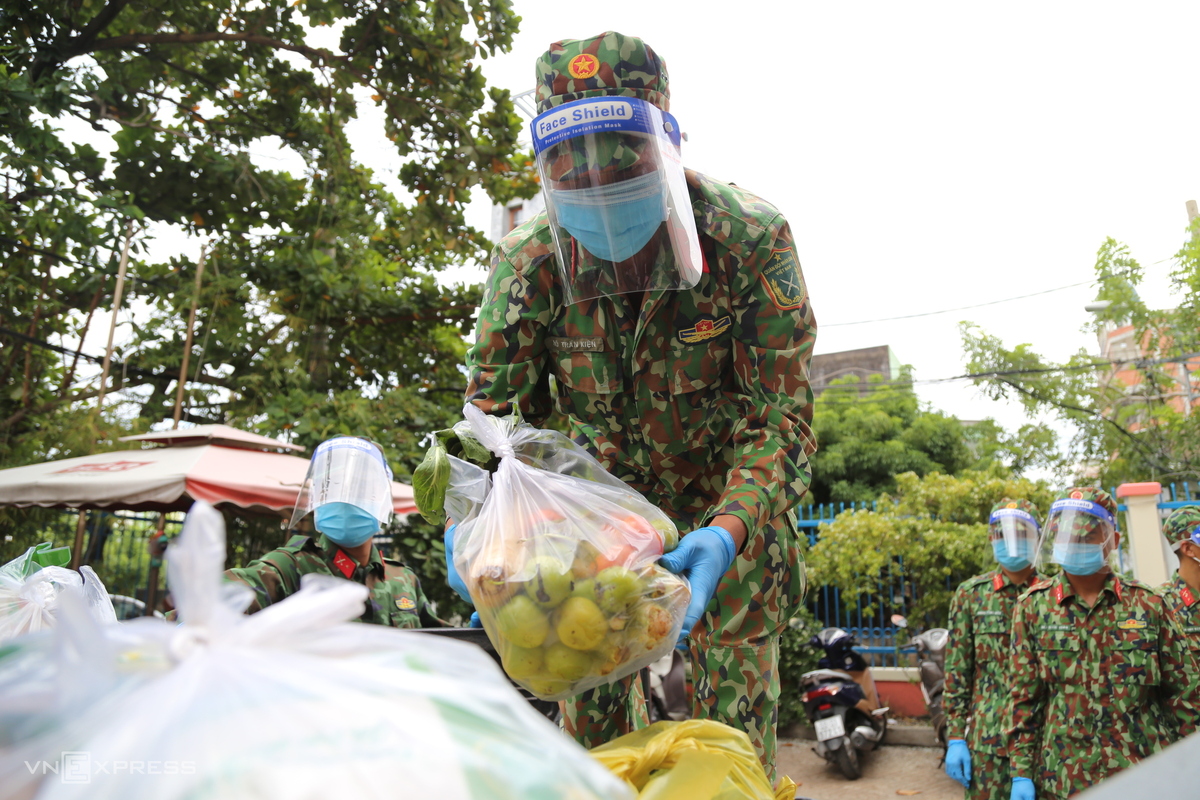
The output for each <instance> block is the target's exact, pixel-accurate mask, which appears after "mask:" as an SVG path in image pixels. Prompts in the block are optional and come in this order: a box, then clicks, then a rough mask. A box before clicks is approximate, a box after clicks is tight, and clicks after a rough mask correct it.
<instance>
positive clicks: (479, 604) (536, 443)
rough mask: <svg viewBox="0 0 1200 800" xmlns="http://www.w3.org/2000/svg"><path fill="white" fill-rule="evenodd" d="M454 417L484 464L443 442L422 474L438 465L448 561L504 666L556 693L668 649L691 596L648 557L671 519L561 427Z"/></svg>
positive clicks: (548, 695) (469, 411)
mask: <svg viewBox="0 0 1200 800" xmlns="http://www.w3.org/2000/svg"><path fill="white" fill-rule="evenodd" d="M464 414H465V416H466V420H465V422H464V423H459V425H457V426H455V428H454V430H453V432H452V433H453V434H454V438H455V439H456V440H457V443H458V444H459V445H460V446H461V448H462V453H463V454H464V455H469V454H472V453H476V454H478V455H477V456H476V462H484V464H486V465H489V466H490V465H491V463H492V462H494V461H495V460H496V459H497V458H498V464H495V471H494V472H493V473H489V472H488V471H487V469H486V468H485V466H481V465H480V464H479V463H472V462H471V461H470V460H467V459H463V458H457V457H455V456H452V455H448V454H446V453H443V452H439V448H440V447H441V440H440V439H439V442H438V443H436V444H435V446H434V448H433V449H432V450H431V456H430V457H427V462H429V463H427V465H426V471H427V472H431V473H436V474H441V475H445V476H447V478H446V480H447V482H448V488H447V490H446V492H445V509H446V512H447V513H448V514H449V515H450V517H451V518H452V519H454V520H455V522H456V523H457V528H456V529H455V534H454V563H455V568H456V569H457V570H458V573H459V575H461V576H462V578H463V580H464V581H465V582H466V585H467V589H468V591H469V592H470V594H471V600H472V601H473V602H474V604H475V608H476V609H477V610H478V611H479V616H480V619H481V620H482V622H483V627H484V629H485V630H486V631H487V634H488V638H489V639H490V640H491V642H492V644H493V645H494V646H495V648H496V651H497V652H498V653H499V655H500V658H501V660H502V662H503V665H504V669H505V671H506V672H507V673H508V675H509V676H510V677H511V678H512V679H513V680H514V681H516V682H517V683H519V684H520V685H521V686H523V687H525V688H526V689H528V690H529V691H531V692H532V693H533V694H535V695H537V696H538V697H541V698H543V699H547V700H563V699H566V698H568V697H571V696H573V695H577V694H579V693H580V692H582V691H585V690H587V689H591V688H593V687H596V686H600V685H602V684H606V683H611V682H613V681H616V680H618V679H620V678H623V677H625V676H626V675H630V674H632V673H634V672H637V671H638V670H640V669H641V668H642V667H644V666H646V665H648V664H651V663H653V662H654V661H657V660H658V659H660V658H661V657H663V656H664V655H666V654H668V653H670V652H671V649H672V647H673V646H674V644H675V641H676V640H677V639H678V637H679V629H680V627H681V626H682V624H683V616H684V613H685V612H686V610H687V603H688V598H689V590H688V585H687V582H686V580H684V579H683V578H680V577H678V576H676V575H673V574H671V573H670V572H668V571H667V570H665V569H663V568H662V567H660V566H658V564H657V561H658V559H659V557H660V556H662V554H663V552H664V551H665V550H669V549H671V548H673V547H674V546H675V545H676V543H677V542H678V538H679V534H678V531H677V530H676V528H675V525H674V524H673V523H672V522H671V520H670V518H668V517H667V516H666V514H664V513H663V512H662V511H661V510H659V509H657V508H655V507H654V506H652V505H650V503H649V502H647V501H646V499H645V498H643V497H642V496H641V495H640V494H638V493H637V492H636V491H634V490H633V489H631V488H630V487H629V486H627V485H626V484H625V483H624V482H622V481H621V480H620V479H618V478H616V477H614V476H613V475H611V474H609V473H608V472H606V471H605V470H604V468H603V467H602V466H601V465H600V463H599V462H598V461H596V459H594V458H593V457H592V456H591V455H589V454H588V453H587V451H585V450H583V448H581V447H579V446H578V445H577V444H575V443H574V442H572V441H571V440H570V439H568V438H567V437H566V436H564V435H563V434H561V433H559V432H557V431H550V430H539V429H537V428H534V427H532V426H530V425H527V424H524V423H521V422H520V421H519V420H518V419H517V418H516V417H494V416H488V415H485V414H484V413H482V412H481V411H480V410H479V409H478V408H476V407H475V406H473V405H467V406H466V408H465V409H464ZM442 461H444V462H445V466H438V464H439V463H440V462H442ZM422 479H423V480H424V476H422ZM416 483H417V479H416V476H414V485H415V484H416ZM424 494H426V492H422V495H424ZM428 494H430V495H432V496H433V497H434V498H437V497H439V496H440V494H441V492H440V490H439V491H434V492H429V493H428ZM435 502H436V499H435Z"/></svg>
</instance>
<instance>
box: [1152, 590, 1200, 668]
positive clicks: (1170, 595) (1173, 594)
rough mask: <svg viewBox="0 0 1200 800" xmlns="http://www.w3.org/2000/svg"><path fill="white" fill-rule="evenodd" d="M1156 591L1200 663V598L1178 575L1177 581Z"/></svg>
mask: <svg viewBox="0 0 1200 800" xmlns="http://www.w3.org/2000/svg"><path fill="white" fill-rule="evenodd" d="M1155 591H1157V592H1158V594H1159V595H1161V596H1162V599H1163V605H1165V606H1166V607H1167V611H1169V612H1170V614H1171V618H1172V619H1174V620H1175V624H1176V625H1178V626H1179V630H1180V631H1181V632H1182V633H1183V638H1184V640H1185V641H1186V642H1187V645H1188V649H1190V650H1191V651H1192V654H1193V655H1195V656H1196V658H1197V661H1198V662H1200V597H1197V596H1196V594H1195V593H1194V592H1193V591H1192V589H1191V587H1190V586H1188V585H1187V584H1186V583H1185V582H1184V580H1183V578H1181V577H1179V574H1178V573H1176V575H1175V580H1173V581H1169V582H1167V583H1164V584H1163V585H1162V586H1160V587H1158V589H1156V590H1155Z"/></svg>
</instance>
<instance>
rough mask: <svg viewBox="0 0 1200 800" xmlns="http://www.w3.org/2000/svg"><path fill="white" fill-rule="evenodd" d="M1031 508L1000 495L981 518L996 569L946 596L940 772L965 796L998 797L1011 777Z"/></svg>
mask: <svg viewBox="0 0 1200 800" xmlns="http://www.w3.org/2000/svg"><path fill="white" fill-rule="evenodd" d="M1038 516H1039V515H1038V510H1037V508H1036V507H1035V506H1034V505H1033V503H1031V502H1029V501H1028V500H1010V499H1009V498H1004V499H1003V500H1001V501H1000V502H999V503H996V505H995V506H993V507H992V511H991V515H990V516H989V518H988V539H989V547H990V548H991V550H992V554H993V555H994V556H995V559H996V565H997V568H996V569H994V570H992V571H991V572H986V573H984V574H983V575H978V576H976V577H974V578H971V579H970V580H968V581H964V582H963V583H962V585H961V586H959V587H958V590H957V591H956V592H955V593H954V598H953V599H952V600H951V601H950V622H949V628H950V640H949V643H948V645H947V648H946V693H945V706H946V739H947V744H948V747H947V750H946V774H948V775H949V776H950V777H952V778H954V779H955V780H956V781H958V782H959V783H961V784H962V785H963V786H965V787H966V788H967V791H966V797H967V798H968V800H984V799H985V798H986V800H1005V798H1007V797H1008V795H1009V788H1010V785H1011V777H1010V775H1009V765H1008V759H1007V758H1006V757H1005V756H1004V751H1005V743H1004V729H1005V726H1006V725H1007V724H1008V720H1007V711H1008V696H1009V683H1008V680H1007V672H1008V662H1009V658H1010V653H1011V649H1010V648H1011V636H1010V634H1011V632H1012V618H1013V609H1014V608H1015V607H1016V604H1017V597H1018V596H1020V594H1021V593H1022V592H1024V591H1025V590H1026V589H1027V588H1029V586H1030V585H1031V584H1032V583H1034V581H1035V580H1036V579H1037V577H1038V576H1037V573H1036V572H1035V569H1034V561H1035V560H1036V559H1037V552H1038V539H1039V528H1038V523H1037V520H1038Z"/></svg>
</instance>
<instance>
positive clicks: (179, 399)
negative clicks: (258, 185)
mask: <svg viewBox="0 0 1200 800" xmlns="http://www.w3.org/2000/svg"><path fill="white" fill-rule="evenodd" d="M207 255H208V242H205V243H204V244H203V245H201V246H200V263H199V264H198V265H197V266H196V289H195V291H193V292H192V313H191V314H189V315H188V325H187V340H186V341H185V342H184V345H183V363H182V364H180V365H179V385H178V386H176V387H175V424H174V425H172V426H171V430H175V429H176V428H178V427H179V418H180V417H181V416H183V389H184V387H185V386H186V385H187V371H188V361H189V360H190V358H191V355H192V336H193V329H194V328H195V326H196V306H197V305H198V304H199V302H200V281H201V279H202V278H203V277H204V261H205V258H206V257H207Z"/></svg>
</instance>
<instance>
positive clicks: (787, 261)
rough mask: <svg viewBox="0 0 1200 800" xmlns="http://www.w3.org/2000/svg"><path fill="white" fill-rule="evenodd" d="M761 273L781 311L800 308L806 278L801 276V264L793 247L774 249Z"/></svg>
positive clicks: (768, 290)
mask: <svg viewBox="0 0 1200 800" xmlns="http://www.w3.org/2000/svg"><path fill="white" fill-rule="evenodd" d="M760 275H761V276H762V281H763V285H764V286H766V287H767V294H769V295H771V302H772V303H774V304H775V307H776V308H778V309H779V310H780V311H789V310H791V309H793V308H799V307H800V304H801V303H802V302H804V295H805V290H804V279H803V278H801V277H800V264H799V263H798V262H797V261H796V251H794V250H793V249H792V248H790V247H789V248H787V249H785V250H772V251H771V257H770V258H769V259H768V260H767V263H766V266H764V267H763V268H762V272H761V273H760Z"/></svg>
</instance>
